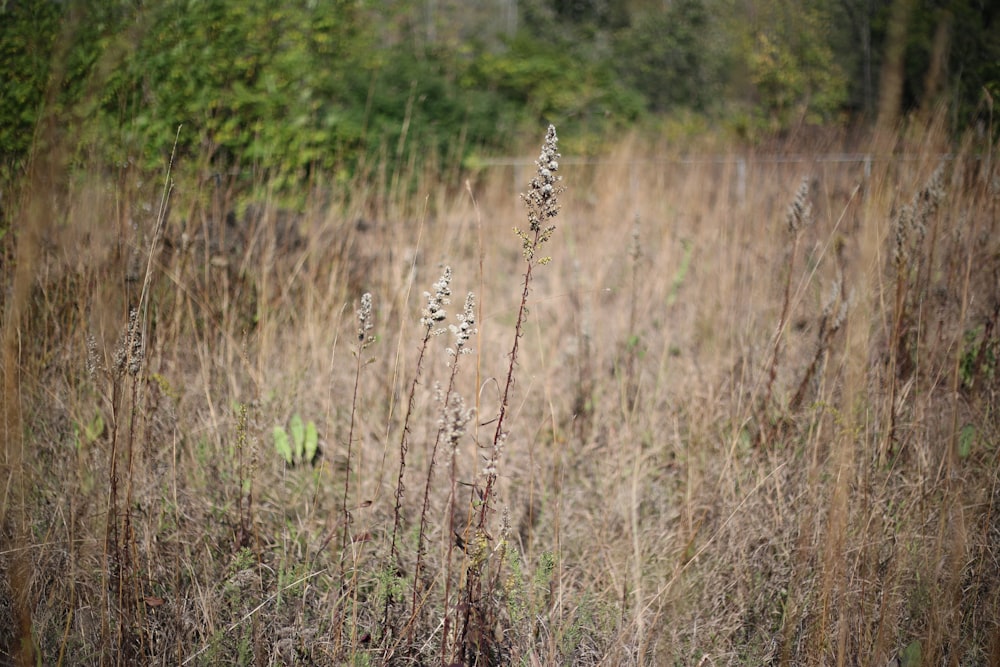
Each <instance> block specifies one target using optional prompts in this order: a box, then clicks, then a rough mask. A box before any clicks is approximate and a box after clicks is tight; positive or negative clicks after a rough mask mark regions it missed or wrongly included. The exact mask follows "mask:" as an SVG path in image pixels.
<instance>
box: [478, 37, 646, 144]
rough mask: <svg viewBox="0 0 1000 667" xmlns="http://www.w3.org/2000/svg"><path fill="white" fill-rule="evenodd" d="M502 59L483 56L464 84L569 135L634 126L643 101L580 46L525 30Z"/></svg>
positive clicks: (509, 44) (498, 56)
mask: <svg viewBox="0 0 1000 667" xmlns="http://www.w3.org/2000/svg"><path fill="white" fill-rule="evenodd" d="M507 46H508V48H507V49H506V50H505V51H503V52H501V53H490V52H486V53H483V54H482V55H481V56H480V57H479V59H478V60H477V61H476V62H475V63H474V64H473V66H472V67H471V68H470V70H469V71H468V73H467V74H466V76H465V78H464V81H463V82H464V84H465V85H466V86H467V87H469V88H476V89H485V90H488V91H495V92H496V93H497V94H499V95H500V96H501V98H502V99H504V100H506V101H507V102H508V103H510V104H512V105H514V106H515V107H516V108H521V109H524V110H526V111H527V112H528V114H527V115H528V117H530V118H538V119H544V120H546V121H547V122H550V123H554V124H556V125H558V126H559V127H560V130H562V131H564V132H565V133H566V134H573V133H574V130H573V129H565V128H567V125H568V126H569V127H571V128H572V127H573V126H574V125H575V126H576V128H575V129H576V130H577V131H579V130H580V129H584V128H588V127H589V128H592V129H593V128H596V127H604V126H605V124H606V123H607V122H608V121H611V122H612V123H625V122H627V121H632V120H635V119H636V118H637V117H638V116H639V114H640V113H641V112H642V109H643V102H642V98H641V96H640V95H639V94H637V93H636V92H635V91H634V90H631V89H629V88H628V87H627V86H625V85H624V84H623V83H622V82H621V80H620V79H619V77H618V76H617V74H616V72H615V70H614V69H613V67H612V66H611V64H610V63H609V62H607V61H595V60H593V59H592V58H587V57H586V56H585V55H583V54H582V51H583V50H584V49H582V48H581V45H579V44H572V43H568V42H564V41H561V40H560V39H559V38H558V37H555V36H551V35H546V36H545V38H544V39H541V38H540V36H539V35H537V34H535V33H534V32H532V31H530V30H528V29H525V30H522V31H521V32H519V33H518V34H517V35H516V36H515V37H514V38H513V39H512V40H510V42H509V43H508V45H507Z"/></svg>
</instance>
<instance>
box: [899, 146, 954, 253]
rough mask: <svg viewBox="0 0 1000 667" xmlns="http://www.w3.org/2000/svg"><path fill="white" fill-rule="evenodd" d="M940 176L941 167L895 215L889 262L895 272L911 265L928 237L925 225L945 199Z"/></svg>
mask: <svg viewBox="0 0 1000 667" xmlns="http://www.w3.org/2000/svg"><path fill="white" fill-rule="evenodd" d="M943 172H944V165H943V164H941V165H938V168H937V169H935V170H934V173H933V174H931V177H930V178H929V179H927V183H926V184H925V185H924V187H923V188H921V190H920V191H919V192H917V194H915V195H913V199H911V200H910V203H908V204H905V205H903V206H902V207H901V208H900V209H899V211H898V212H897V213H896V215H895V219H894V221H893V223H894V224H893V227H894V232H895V244H894V245H893V248H892V261H893V263H894V264H895V265H896V268H897V269H901V268H902V267H903V266H905V265H906V264H907V263H908V262H909V261H910V258H911V256H912V253H913V252H914V251H915V250H917V249H918V248H919V247H920V245H921V244H922V243H923V241H924V237H925V236H926V235H927V221H928V220H930V218H931V216H932V215H934V214H935V213H937V210H938V207H939V206H940V205H941V200H942V199H944V187H943V186H942V183H941V181H942V178H943Z"/></svg>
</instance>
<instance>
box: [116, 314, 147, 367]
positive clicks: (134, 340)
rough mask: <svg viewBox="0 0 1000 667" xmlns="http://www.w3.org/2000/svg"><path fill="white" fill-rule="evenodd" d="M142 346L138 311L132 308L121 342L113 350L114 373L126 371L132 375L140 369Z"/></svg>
mask: <svg viewBox="0 0 1000 667" xmlns="http://www.w3.org/2000/svg"><path fill="white" fill-rule="evenodd" d="M142 360H143V347H142V329H141V327H140V325H139V311H138V310H137V309H136V308H132V309H130V310H129V313H128V325H127V326H126V327H125V334H124V335H123V336H122V341H121V344H120V345H119V346H118V349H117V350H115V357H114V362H115V375H117V376H118V377H121V376H122V375H123V374H124V373H125V372H126V371H127V372H128V374H129V375H131V376H132V377H135V376H136V375H138V374H139V371H140V370H141V369H142Z"/></svg>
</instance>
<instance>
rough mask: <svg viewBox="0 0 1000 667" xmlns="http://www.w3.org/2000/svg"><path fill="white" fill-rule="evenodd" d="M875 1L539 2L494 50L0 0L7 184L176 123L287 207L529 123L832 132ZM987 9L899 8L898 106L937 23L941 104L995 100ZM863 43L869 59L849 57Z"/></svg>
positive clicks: (398, 22) (356, 18)
mask: <svg viewBox="0 0 1000 667" xmlns="http://www.w3.org/2000/svg"><path fill="white" fill-rule="evenodd" d="M889 5H890V3H889V2H888V0H879V1H877V2H874V3H867V4H865V3H861V2H859V0H844V1H843V2H839V3H833V2H829V0H807V1H805V2H797V1H795V0H749V1H748V2H744V1H742V0H741V1H739V2H737V0H676V1H675V2H671V3H666V4H663V3H655V2H636V3H614V2H608V1H607V0H535V1H533V2H525V3H521V4H520V5H519V14H518V16H519V21H520V25H519V26H518V28H519V29H518V30H516V31H514V30H513V24H510V28H509V30H510V32H508V30H504V31H503V32H502V33H501V32H500V31H499V30H497V29H496V28H495V27H494V29H493V30H492V32H490V33H489V34H487V35H482V34H480V33H481V32H482V31H481V30H474V29H471V28H472V26H473V24H471V23H468V21H469V20H470V19H468V18H467V16H471V15H473V14H474V15H475V16H476V17H478V19H477V20H480V21H482V20H484V19H483V17H484V16H485V17H487V18H486V19H485V20H486V21H489V20H490V19H489V17H490V16H491V12H494V10H491V9H489V8H479V9H477V10H476V11H475V12H468V13H465V12H456V11H445V10H444V9H443V8H441V9H439V10H438V12H437V18H438V21H437V23H438V24H439V25H438V27H439V28H440V32H439V37H438V38H436V39H435V38H432V37H429V36H427V35H423V34H422V33H421V34H419V35H418V34H417V33H419V32H420V30H419V28H418V27H417V26H418V25H419V24H421V21H422V20H421V19H417V18H416V17H417V16H422V15H423V11H422V10H418V8H417V7H416V6H415V5H414V4H413V3H408V2H397V3H391V4H389V5H385V6H379V5H377V4H375V3H372V4H369V3H364V2H361V3H359V2H354V1H352V0H331V1H330V2H327V3H323V4H322V6H318V5H317V3H315V2H314V1H313V0H294V1H293V2H290V3H282V4H279V5H275V4H274V3H268V2H266V1H265V0H201V1H199V2H192V1H190V0H164V1H163V2H158V3H135V2H132V1H130V0H111V1H108V0H79V1H78V2H73V3H64V2H53V1H52V0H21V1H18V2H9V3H0V72H2V73H3V74H0V77H2V87H3V92H4V94H3V95H2V96H0V181H3V182H6V181H9V180H12V179H13V178H16V176H17V175H18V174H20V173H23V171H24V168H25V166H26V164H27V158H28V155H29V151H30V150H32V147H34V150H35V151H36V152H39V153H41V152H43V151H46V150H49V149H52V148H53V147H57V148H59V149H60V152H59V155H60V156H65V157H66V158H67V159H70V160H72V161H74V162H73V163H74V164H76V165H84V164H86V165H89V166H93V165H94V164H95V163H96V165H98V166H100V167H102V168H111V169H114V168H119V167H121V166H122V165H125V164H131V165H138V166H140V167H141V168H142V169H144V170H154V171H157V172H159V171H160V170H161V169H162V166H163V164H164V162H165V160H166V159H167V157H168V156H169V155H170V153H171V149H172V148H173V142H174V137H175V136H176V135H177V130H178V127H180V128H181V131H180V135H179V142H178V164H179V165H181V166H182V168H183V169H187V170H189V171H194V172H196V173H197V174H198V176H199V177H202V178H203V177H205V176H207V175H210V174H224V173H228V174H254V175H255V176H256V177H258V178H260V177H262V176H264V175H265V174H266V179H267V180H268V182H269V184H270V185H271V186H272V187H274V188H276V189H277V190H279V191H280V190H301V189H302V188H301V186H302V185H303V184H304V183H307V182H309V181H312V180H315V179H316V178H317V177H318V175H319V174H327V175H329V174H336V175H337V177H338V178H337V182H344V183H346V182H347V181H349V177H350V176H351V175H352V174H354V173H356V172H357V171H359V170H362V171H368V170H371V169H374V168H375V165H377V164H386V165H390V166H389V169H390V172H391V170H393V169H397V170H403V169H410V168H411V167H419V166H421V164H422V163H424V162H430V163H431V165H432V166H436V167H440V168H443V169H449V168H457V167H458V165H460V164H462V160H463V158H465V157H466V156H468V155H470V154H475V153H478V152H481V151H486V152H490V151H500V150H510V148H511V145H512V144H513V142H514V140H515V138H516V137H517V136H519V133H521V132H522V131H523V130H524V129H525V128H526V127H537V126H538V125H540V124H542V123H544V122H554V123H557V124H558V125H559V127H560V129H561V130H562V131H563V133H564V134H565V136H566V137H567V139H568V141H567V142H566V144H565V146H566V147H567V148H568V151H569V152H580V151H582V150H584V149H585V147H587V146H588V145H591V144H593V143H594V140H595V138H599V137H601V136H603V135H605V134H607V133H608V132H609V131H615V130H618V129H619V128H621V127H623V126H625V125H627V124H630V123H633V122H634V121H636V120H641V119H643V118H644V117H645V115H646V114H647V113H648V112H652V113H655V114H661V115H662V114H670V115H671V116H670V117H671V118H676V117H677V114H678V113H679V112H680V113H682V114H683V113H687V114H697V115H698V117H699V118H700V119H702V120H703V122H702V123H701V124H699V123H694V124H689V127H690V128H691V129H690V130H689V131H692V132H694V131H699V129H698V128H701V131H704V128H705V127H706V124H707V126H709V127H710V126H711V121H712V120H718V119H719V118H723V119H726V118H728V119H731V120H735V121H736V123H737V124H742V125H743V126H744V127H746V128H750V129H766V130H768V131H774V130H778V131H780V130H784V129H787V128H789V127H791V126H793V125H795V124H798V123H801V122H807V123H824V122H831V121H834V122H836V121H837V120H838V118H839V117H840V114H841V113H842V111H843V109H844V108H845V106H846V105H848V104H850V103H852V97H851V95H853V96H854V101H853V103H854V104H857V100H856V98H857V97H858V95H859V93H858V91H857V88H858V84H856V83H853V82H852V80H853V81H858V80H861V79H862V78H863V77H861V76H860V75H859V70H862V69H864V68H866V67H867V71H868V72H871V71H874V72H875V77H874V78H875V79H877V72H878V67H879V64H880V62H879V58H880V51H881V50H882V49H884V48H885V44H884V41H885V34H886V32H887V31H886V20H885V16H886V15H887V13H888V7H889ZM987 5H989V3H986V4H983V3H977V2H973V1H972V0H947V1H945V2H940V3H929V4H928V3H923V4H919V3H918V5H916V6H915V7H914V9H913V14H912V17H911V22H910V23H911V24H912V25H911V26H910V27H911V30H910V31H909V32H908V35H909V37H908V49H907V58H906V62H907V67H908V69H907V72H906V86H905V89H904V94H905V96H906V99H905V100H904V104H909V105H910V106H911V107H912V106H914V105H916V104H918V103H919V102H920V101H921V97H922V95H923V94H924V91H923V89H922V88H923V85H924V81H925V80H926V73H927V71H928V68H929V67H930V63H931V62H932V56H933V52H934V50H935V48H936V47H935V39H934V36H935V34H937V30H938V27H939V26H942V25H943V26H946V27H950V32H949V33H948V34H949V35H950V36H951V39H950V41H949V42H948V44H949V47H948V51H947V63H946V67H945V72H944V74H943V78H942V79H941V81H942V82H944V83H943V85H944V87H945V89H944V92H945V93H946V94H947V95H948V98H947V99H949V100H950V101H952V103H953V105H955V106H956V108H957V109H958V110H959V113H960V114H962V115H963V117H965V118H971V116H972V113H973V111H975V109H976V108H977V105H979V107H978V108H979V110H980V114H982V109H983V106H982V104H981V101H982V100H983V99H984V98H985V96H986V95H987V94H989V95H992V96H993V97H994V98H996V97H997V96H998V95H1000V65H998V63H1000V37H998V36H997V35H998V34H1000V33H996V31H995V30H992V31H991V30H990V26H995V25H996V22H997V20H998V17H997V12H998V10H997V9H996V8H990V7H988V6H987ZM495 11H499V10H495ZM494 18H497V17H494ZM376 19H377V20H376ZM494 22H495V21H494ZM862 33H863V34H864V35H865V39H867V40H869V41H870V42H871V44H872V46H873V47H874V48H873V49H870V50H868V51H864V56H863V57H862V56H861V55H859V53H861V52H862V51H863V49H860V47H859V39H860V37H858V35H860V34H862ZM503 35H506V37H504V36H503ZM959 36H960V37H961V38H959ZM866 43H867V42H866ZM847 73H850V76H848V75H847ZM959 73H960V74H961V76H958V74H959ZM871 78H872V77H871V76H869V77H868V79H866V81H867V80H870V79H871ZM876 83H877V81H876ZM866 85H867V84H866ZM864 95H865V96H866V103H869V104H870V100H871V99H872V98H873V97H874V95H873V93H872V91H869V90H868V89H867V88H866V89H865V93H864ZM706 119H707V120H706ZM39 121H45V122H44V123H43V124H41V125H40V124H39ZM389 175H390V176H391V175H392V174H391V173H390V174H389ZM342 177H343V178H342ZM2 233H3V230H2V228H0V234H2Z"/></svg>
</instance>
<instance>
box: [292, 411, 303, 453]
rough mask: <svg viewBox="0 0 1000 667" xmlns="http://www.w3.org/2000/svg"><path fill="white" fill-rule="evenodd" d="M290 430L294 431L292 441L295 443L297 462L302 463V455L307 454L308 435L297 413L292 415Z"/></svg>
mask: <svg viewBox="0 0 1000 667" xmlns="http://www.w3.org/2000/svg"><path fill="white" fill-rule="evenodd" d="M289 428H290V429H291V431H292V441H293V442H294V443H295V451H294V453H295V460H296V461H301V460H302V454H303V453H304V452H305V442H306V434H305V427H304V426H303V424H302V417H300V416H299V413H297V412H296V413H295V414H294V415H292V421H291V422H290V423H289Z"/></svg>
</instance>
